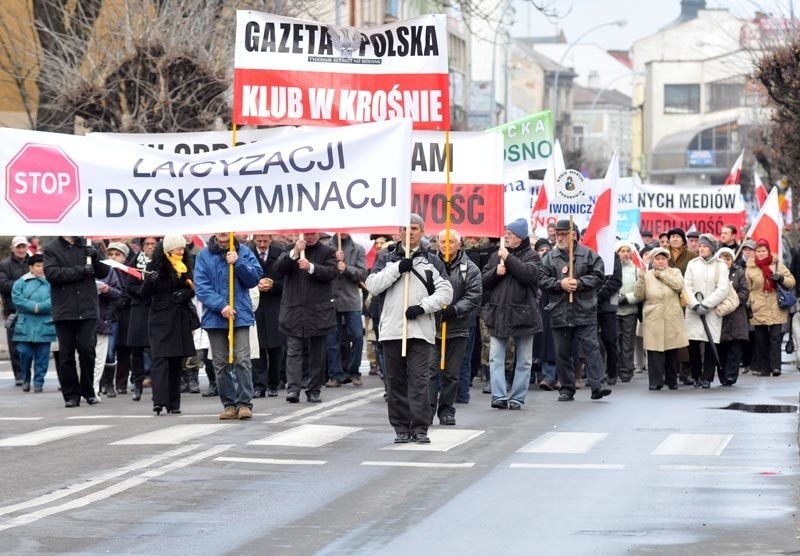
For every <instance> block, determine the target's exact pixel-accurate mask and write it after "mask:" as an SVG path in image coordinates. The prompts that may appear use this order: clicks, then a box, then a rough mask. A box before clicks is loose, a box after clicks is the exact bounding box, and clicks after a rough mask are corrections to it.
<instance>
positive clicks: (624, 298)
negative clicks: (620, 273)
mask: <svg viewBox="0 0 800 556" xmlns="http://www.w3.org/2000/svg"><path fill="white" fill-rule="evenodd" d="M629 303H630V302H629V301H628V296H627V295H620V296H619V306H620V307H624V306H625V305H628V304H629Z"/></svg>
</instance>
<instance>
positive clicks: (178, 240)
mask: <svg viewBox="0 0 800 556" xmlns="http://www.w3.org/2000/svg"><path fill="white" fill-rule="evenodd" d="M162 243H163V245H164V253H169V252H170V251H172V250H173V249H179V248H181V247H184V248H185V247H186V238H184V237H183V236H178V235H168V236H164V239H163V241H162Z"/></svg>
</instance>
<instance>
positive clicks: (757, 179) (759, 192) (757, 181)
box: [753, 168, 767, 209]
mask: <svg viewBox="0 0 800 556" xmlns="http://www.w3.org/2000/svg"><path fill="white" fill-rule="evenodd" d="M753 186H754V188H755V190H756V201H757V202H758V208H759V209H760V208H761V207H763V206H764V201H766V200H767V187H766V186H765V185H764V182H763V181H761V176H759V175H758V172H756V169H755V168H753Z"/></svg>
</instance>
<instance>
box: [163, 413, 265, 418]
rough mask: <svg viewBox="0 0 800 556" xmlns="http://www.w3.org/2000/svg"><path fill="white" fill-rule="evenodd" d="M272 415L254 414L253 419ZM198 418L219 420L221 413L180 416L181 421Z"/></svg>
mask: <svg viewBox="0 0 800 556" xmlns="http://www.w3.org/2000/svg"><path fill="white" fill-rule="evenodd" d="M270 415H272V413H253V418H254V419H255V418H257V417H269V416H270ZM198 417H202V418H204V419H208V418H209V417H211V418H213V419H217V418H219V413H209V414H207V415H196V414H194V415H187V414H185V413H184V414H182V415H178V418H180V419H190V418H191V419H196V418H198Z"/></svg>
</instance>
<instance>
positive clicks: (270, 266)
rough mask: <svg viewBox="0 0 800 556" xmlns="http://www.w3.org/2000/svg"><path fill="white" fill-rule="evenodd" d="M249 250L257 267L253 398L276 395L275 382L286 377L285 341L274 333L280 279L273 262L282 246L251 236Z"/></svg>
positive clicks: (263, 236)
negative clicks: (259, 272)
mask: <svg viewBox="0 0 800 556" xmlns="http://www.w3.org/2000/svg"><path fill="white" fill-rule="evenodd" d="M250 249H252V250H253V253H254V254H255V256H256V258H257V259H258V263H259V264H260V265H261V270H262V274H261V280H259V281H258V291H259V301H258V309H256V329H257V331H258V346H259V355H260V357H259V358H258V359H253V397H254V398H263V397H264V396H265V395H267V396H269V397H270V398H274V397H276V396H277V395H278V383H279V382H280V381H281V377H284V379H283V380H284V381H285V376H286V338H285V337H284V336H283V334H281V332H280V330H278V313H279V311H280V307H281V294H282V293H283V276H282V275H280V274H278V272H277V270H275V263H276V262H278V258H279V257H280V256H281V255H282V254H283V253H284V251H285V250H284V249H283V247H281V246H280V245H278V244H277V243H275V242H273V241H272V236H271V235H270V234H256V235H255V236H253V245H251V246H250Z"/></svg>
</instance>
